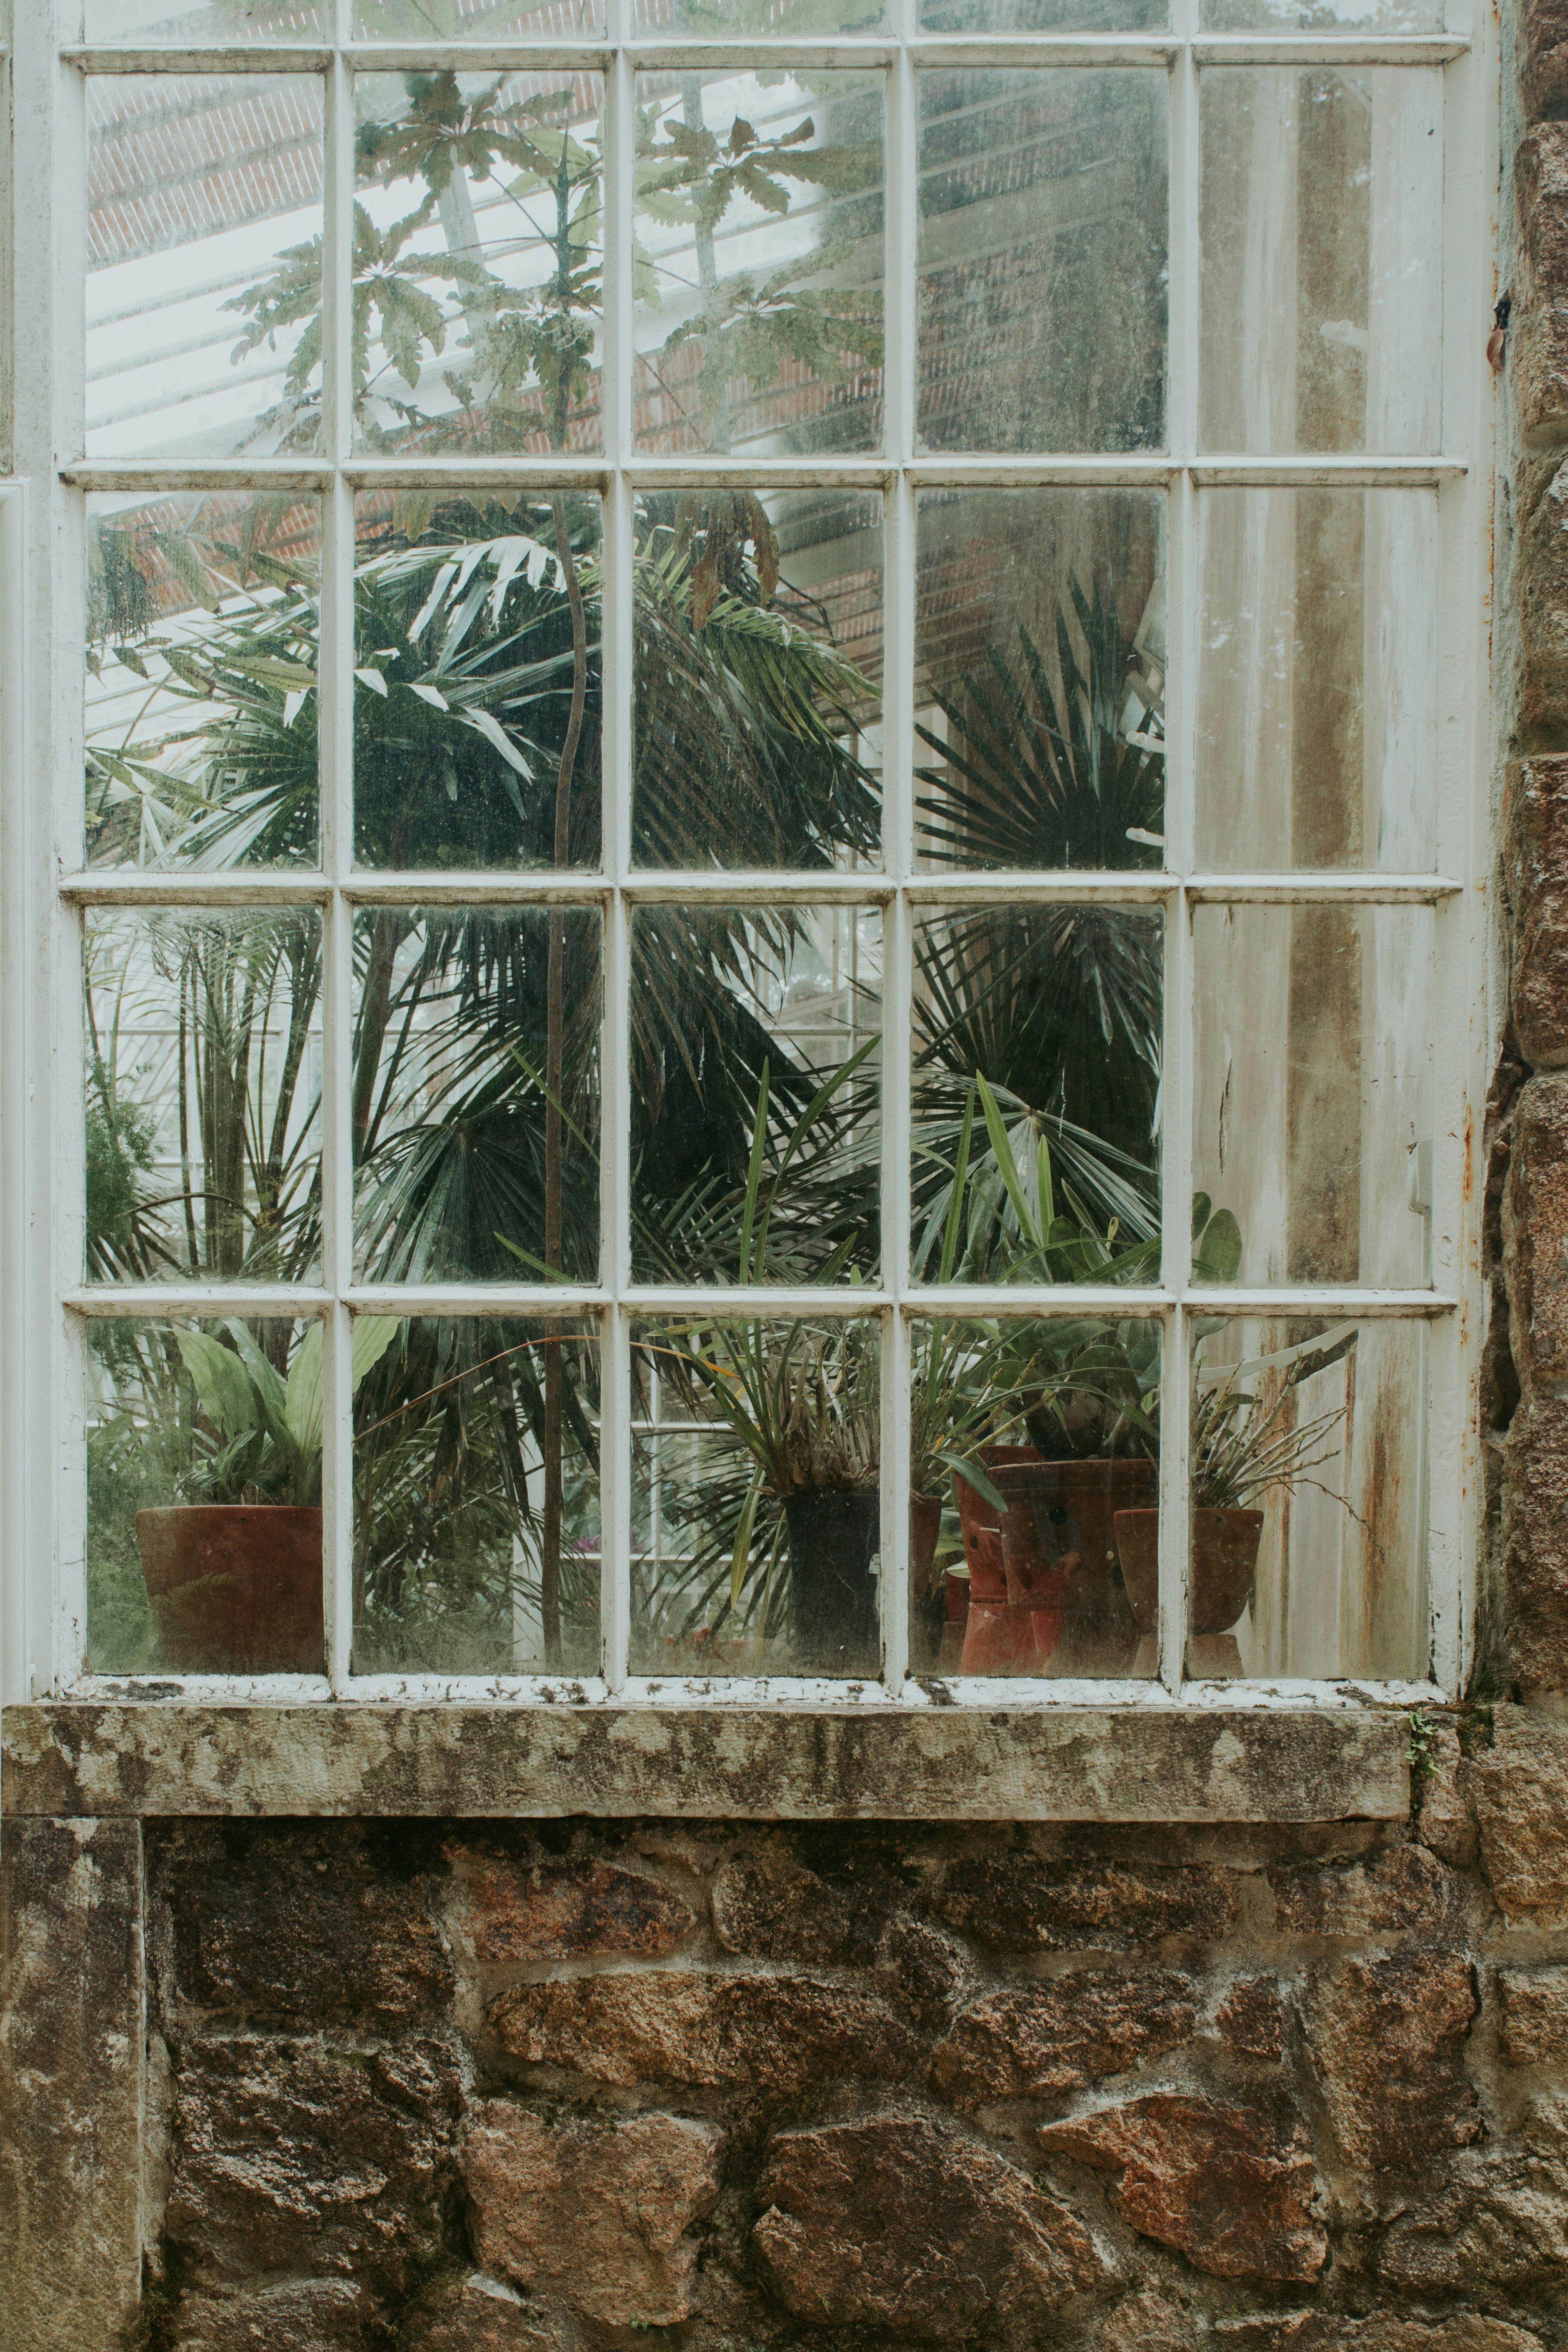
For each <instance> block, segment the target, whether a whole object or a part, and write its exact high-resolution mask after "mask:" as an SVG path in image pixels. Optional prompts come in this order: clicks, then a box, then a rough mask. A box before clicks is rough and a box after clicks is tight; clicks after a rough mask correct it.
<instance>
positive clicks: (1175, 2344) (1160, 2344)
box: [1100, 2294, 1198, 2352]
mask: <svg viewBox="0 0 1568 2352" xmlns="http://www.w3.org/2000/svg"><path fill="white" fill-rule="evenodd" d="M1197 2341H1198V2322H1197V2320H1196V2318H1195V2317H1194V2315H1193V2313H1192V2312H1190V2311H1184V2310H1183V2309H1182V2307H1181V2305H1179V2304H1174V2303H1167V2302H1166V2300H1165V2298H1164V2296H1163V2295H1162V2294H1130V2295H1129V2296H1128V2297H1127V2299H1126V2301H1125V2302H1124V2303H1119V2304H1118V2305H1117V2306H1116V2308H1115V2310H1114V2311H1112V2312H1111V2313H1110V2315H1108V2316H1107V2318H1106V2321H1105V2324H1104V2326H1102V2327H1101V2329H1100V2352H1189V2347H1192V2346H1194V2345H1195V2344H1196V2343H1197Z"/></svg>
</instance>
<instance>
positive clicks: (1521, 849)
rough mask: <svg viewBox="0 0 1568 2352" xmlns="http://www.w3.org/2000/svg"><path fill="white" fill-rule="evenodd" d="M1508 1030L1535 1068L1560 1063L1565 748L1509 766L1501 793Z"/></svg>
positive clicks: (1565, 961) (1567, 915)
mask: <svg viewBox="0 0 1568 2352" xmlns="http://www.w3.org/2000/svg"><path fill="white" fill-rule="evenodd" d="M1502 855H1503V887H1504V890H1505V893H1506V897H1507V904H1508V928H1509V951H1510V1004H1511V1007H1512V1012H1513V1027H1514V1035H1515V1038H1516V1040H1517V1042H1518V1045H1519V1050H1520V1052H1521V1055H1523V1057H1524V1059H1525V1060H1526V1061H1527V1062H1528V1063H1529V1064H1530V1066H1531V1069H1535V1070H1556V1069H1561V1068H1563V1066H1564V1065H1565V1064H1568V755H1564V754H1563V753H1561V752H1545V753H1540V754H1538V755H1537V756H1536V757H1535V758H1533V759H1529V760H1520V761H1515V762H1514V763H1513V764H1512V765H1511V766H1510V769H1509V772H1508V779H1507V784H1506V788H1505V793H1504V800H1503V823H1502Z"/></svg>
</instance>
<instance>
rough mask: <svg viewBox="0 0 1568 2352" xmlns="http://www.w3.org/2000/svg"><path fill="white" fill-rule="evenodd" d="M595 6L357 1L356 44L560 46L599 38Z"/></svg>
mask: <svg viewBox="0 0 1568 2352" xmlns="http://www.w3.org/2000/svg"><path fill="white" fill-rule="evenodd" d="M604 29H605V12H604V8H603V6H602V5H600V0H358V5H356V7H355V9H354V37H355V38H356V39H357V40H362V41H439V42H442V43H445V42H447V41H494V40H539V41H564V40H571V39H574V38H575V37H585V38H592V37H594V36H595V34H603V32H604Z"/></svg>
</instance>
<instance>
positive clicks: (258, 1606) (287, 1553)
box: [136, 1503, 327, 1675]
mask: <svg viewBox="0 0 1568 2352" xmlns="http://www.w3.org/2000/svg"><path fill="white" fill-rule="evenodd" d="M136 1545H137V1549H138V1550H139V1551H140V1552H141V1555H142V1578H143V1580H144V1581H145V1583H146V1586H147V1597H148V1599H149V1600H150V1601H152V1603H153V1616H154V1618H155V1619H156V1620H157V1624H158V1634H159V1639H160V1640H161V1642H162V1643H163V1658H164V1663H165V1664H167V1665H168V1666H169V1667H171V1668H172V1669H173V1670H174V1672H175V1673H177V1674H186V1675H320V1674H324V1673H325V1672H326V1664H327V1658H326V1634H325V1628H324V1625H323V1622H322V1614H321V1512H320V1511H319V1510H310V1509H306V1508H303V1507H296V1506H295V1505H293V1504H288V1503H197V1504H192V1505H189V1506H187V1507H184V1508H180V1509H174V1510H166V1511H138V1512H137V1514H136Z"/></svg>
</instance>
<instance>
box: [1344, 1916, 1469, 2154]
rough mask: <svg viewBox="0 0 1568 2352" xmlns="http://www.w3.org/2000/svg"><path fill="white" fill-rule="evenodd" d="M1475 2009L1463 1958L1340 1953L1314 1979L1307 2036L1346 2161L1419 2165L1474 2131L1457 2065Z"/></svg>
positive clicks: (1466, 2090)
mask: <svg viewBox="0 0 1568 2352" xmlns="http://www.w3.org/2000/svg"><path fill="white" fill-rule="evenodd" d="M1477 2007H1478V2003H1477V2000H1476V1992H1475V1986H1474V1984H1473V1982H1472V1980H1471V1976H1470V1968H1469V1963H1468V1960H1466V1959H1464V1958H1461V1957H1460V1956H1458V1955H1457V1954H1450V1953H1444V1954H1441V1955H1434V1956H1426V1955H1414V1954H1413V1955H1409V1956H1405V1957H1402V1958H1397V1959H1390V1960H1342V1961H1341V1962H1339V1963H1337V1964H1336V1965H1335V1966H1334V1967H1332V1968H1331V1969H1322V1970H1321V1971H1320V1972H1319V1973H1318V1974H1317V1975H1316V1976H1315V1977H1314V1979H1312V1982H1311V1985H1310V1990H1309V1993H1308V1997H1307V2003H1306V2018H1307V2039H1308V2042H1309V2045H1310V2050H1311V2053H1312V2063H1313V2066H1314V2068H1315V2069H1316V2072H1317V2076H1318V2082H1319V2085H1320V2088H1321V2092H1322V2096H1323V2105H1324V2106H1325V2108H1326V2109H1327V2111H1328V2116H1329V2120H1330V2122H1331V2124H1332V2126H1333V2128H1334V2136H1335V2137H1336V2138H1337V2139H1338V2141H1339V2144H1340V2147H1341V2149H1342V2152H1343V2154H1344V2156H1345V2158H1346V2159H1347V2161H1348V2162H1349V2163H1351V2164H1353V2165H1356V2166H1359V2167H1361V2168H1363V2169H1365V2170H1368V2171H1382V2170H1384V2168H1388V2167H1390V2166H1393V2167H1398V2168H1406V2167H1412V2166H1425V2165H1426V2164H1428V2163H1429V2162H1430V2160H1431V2158H1432V2157H1433V2155H1434V2154H1435V2153H1436V2151H1437V2150H1438V2149H1440V2148H1453V2147H1465V2146H1467V2145H1468V2142H1470V2141H1471V2140H1474V2139H1477V2138H1479V2136H1480V2130H1481V2122H1480V2115H1479V2108H1478V2105H1477V2101H1476V2094H1475V2090H1474V2088H1473V2086H1472V2085H1471V2084H1470V2082H1469V2080H1468V2076H1467V2075H1466V2073H1465V2070H1464V2063H1463V2052H1464V2043H1465V2036H1466V2035H1467V2034H1468V2031H1469V2028H1470V2023H1471V2021H1472V2019H1473V2018H1474V2017H1475V2015H1476V2012H1477Z"/></svg>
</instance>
